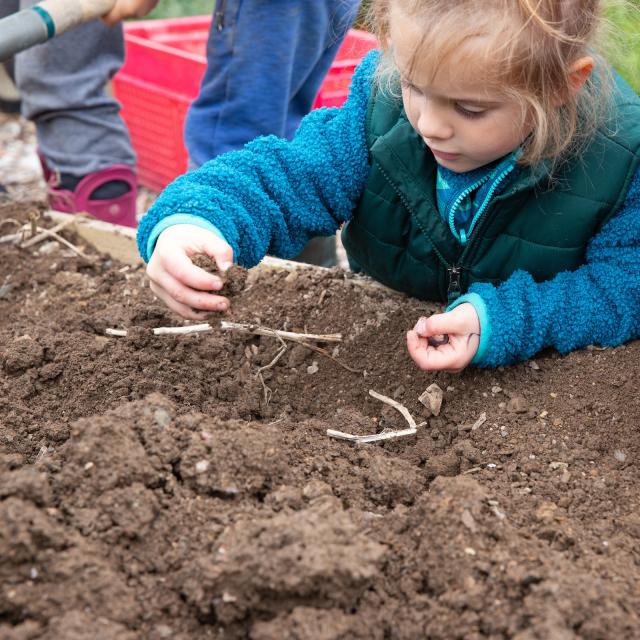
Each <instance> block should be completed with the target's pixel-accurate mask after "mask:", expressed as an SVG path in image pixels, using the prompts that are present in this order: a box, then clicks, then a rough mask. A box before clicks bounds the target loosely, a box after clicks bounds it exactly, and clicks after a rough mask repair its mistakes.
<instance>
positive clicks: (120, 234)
mask: <svg viewBox="0 0 640 640" xmlns="http://www.w3.org/2000/svg"><path fill="white" fill-rule="evenodd" d="M44 215H45V216H47V217H49V218H50V219H51V220H53V221H54V222H56V223H61V222H65V223H68V228H69V229H72V230H73V231H75V232H76V233H77V234H78V235H79V236H80V237H81V238H82V239H83V240H84V241H85V242H87V243H89V244H90V245H91V246H92V247H94V248H95V249H97V250H98V251H100V252H102V253H107V254H109V255H110V256H111V257H112V258H114V259H115V260H118V261H120V262H122V263H124V264H129V265H132V266H137V265H140V264H142V258H141V257H140V254H139V253H138V246H137V244H136V231H135V229H131V228H130V227H123V226H121V225H117V224H111V223H109V222H103V221H102V220H96V219H95V218H90V217H88V216H86V215H76V214H72V213H62V212H60V211H53V210H49V211H46V212H45V214H44ZM256 268H257V269H285V270H287V271H293V270H300V269H313V270H315V271H321V272H322V271H327V268H326V267H319V266H316V265H313V264H307V263H305V262H294V261H293V260H283V259H281V258H273V257H271V256H266V257H265V258H263V260H262V262H261V263H260V264H259V265H257V267H256ZM351 282H353V283H354V284H356V285H357V286H362V287H364V288H370V289H383V290H385V291H387V292H389V293H390V294H394V295H396V296H403V294H400V293H399V292H397V291H394V290H393V289H389V288H388V287H386V286H385V285H383V284H380V283H379V282H377V281H375V280H372V279H371V278H368V277H366V276H358V277H357V278H354V279H353V280H351Z"/></svg>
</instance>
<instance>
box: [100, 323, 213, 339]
mask: <svg viewBox="0 0 640 640" xmlns="http://www.w3.org/2000/svg"><path fill="white" fill-rule="evenodd" d="M212 330H213V327H212V326H211V325H210V324H208V323H207V324H192V325H190V326H187V327H156V328H155V329H154V330H153V335H155V336H165V335H184V334H188V333H201V332H202V331H212ZM105 333H106V334H107V335H108V336H116V337H118V338H126V336H127V330H126V329H105Z"/></svg>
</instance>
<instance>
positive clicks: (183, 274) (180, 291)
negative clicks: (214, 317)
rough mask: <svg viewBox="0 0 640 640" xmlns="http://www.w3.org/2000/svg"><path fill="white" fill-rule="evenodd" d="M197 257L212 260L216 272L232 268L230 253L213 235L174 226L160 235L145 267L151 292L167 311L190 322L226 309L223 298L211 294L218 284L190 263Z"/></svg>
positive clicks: (209, 274)
mask: <svg viewBox="0 0 640 640" xmlns="http://www.w3.org/2000/svg"><path fill="white" fill-rule="evenodd" d="M198 253H204V254H206V255H208V256H209V257H210V258H213V260H215V262H216V264H217V265H218V268H219V269H220V271H226V270H227V269H228V268H229V267H230V266H231V265H232V264H233V249H232V248H231V247H230V246H229V245H228V244H227V243H226V242H225V241H224V240H222V239H221V238H220V237H218V236H217V235H216V234H215V233H212V232H211V231H207V230H206V229H202V228H201V227H197V226H195V225H191V224H176V225H174V226H172V227H169V228H168V229H165V230H164V231H163V232H162V233H161V234H160V236H159V237H158V241H157V242H156V247H155V249H154V251H153V255H152V256H151V260H149V264H148V265H147V275H148V276H149V279H150V280H151V283H150V286H151V290H152V291H153V292H154V293H155V294H156V295H157V296H158V298H160V300H162V301H163V302H164V303H165V304H166V305H167V306H168V307H169V309H171V310H173V311H175V312H176V313H178V314H179V315H181V316H182V317H183V318H189V319H191V320H203V319H205V318H206V317H207V315H208V313H211V312H212V311H225V310H226V309H228V308H229V301H228V300H227V299H226V298H224V297H223V296H218V295H216V294H215V293H213V292H214V291H219V290H220V289H222V286H223V283H222V280H220V278H218V277H217V276H214V275H213V274H211V273H208V272H206V271H205V270H204V269H201V268H200V267H196V266H195V265H194V264H193V262H191V256H194V255H196V254H198Z"/></svg>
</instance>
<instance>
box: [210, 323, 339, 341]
mask: <svg viewBox="0 0 640 640" xmlns="http://www.w3.org/2000/svg"><path fill="white" fill-rule="evenodd" d="M220 328H221V329H222V330H223V331H242V332H244V333H252V334H253V335H256V336H271V337H280V338H282V339H284V340H291V341H292V342H309V341H311V342H341V341H342V334H340V333H327V334H316V333H293V332H291V331H279V330H278V329H268V328H267V327H263V326H261V325H259V324H249V323H247V324H244V323H239V322H226V321H224V320H223V321H222V322H221V323H220Z"/></svg>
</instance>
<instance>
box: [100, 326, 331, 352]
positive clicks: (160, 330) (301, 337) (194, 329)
mask: <svg viewBox="0 0 640 640" xmlns="http://www.w3.org/2000/svg"><path fill="white" fill-rule="evenodd" d="M220 328H221V329H222V330H223V331H242V332H244V333H251V334H253V335H258V336H269V337H271V338H278V339H279V340H290V341H291V342H299V343H300V344H305V340H317V341H318V342H340V341H341V340H342V335H341V334H339V333H331V334H327V335H318V334H314V333H291V332H290V331H278V330H277V329H267V328H266V327H261V326H259V325H257V324H238V323H236V322H226V321H224V320H223V321H222V322H221V323H220ZM201 331H213V327H212V326H211V325H210V324H209V323H205V324H193V325H190V326H186V327H156V328H155V329H154V330H153V333H154V335H156V336H162V335H181V334H186V333H199V332H201ZM106 332H107V335H110V336H119V337H124V336H126V335H127V332H126V330H125V329H107V330H106ZM305 346H307V347H309V348H311V349H314V348H319V347H311V345H309V344H305ZM330 357H332V356H330Z"/></svg>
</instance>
